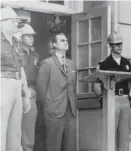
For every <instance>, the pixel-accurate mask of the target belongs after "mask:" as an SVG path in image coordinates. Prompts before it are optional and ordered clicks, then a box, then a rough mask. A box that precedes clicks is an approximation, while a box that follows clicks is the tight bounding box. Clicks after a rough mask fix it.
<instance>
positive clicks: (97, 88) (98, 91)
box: [94, 83, 102, 97]
mask: <svg viewBox="0 0 131 151" xmlns="http://www.w3.org/2000/svg"><path fill="white" fill-rule="evenodd" d="M94 92H95V93H96V95H97V96H98V97H99V96H101V95H102V89H101V84H100V83H95V84H94Z"/></svg>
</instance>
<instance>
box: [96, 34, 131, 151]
mask: <svg viewBox="0 0 131 151" xmlns="http://www.w3.org/2000/svg"><path fill="white" fill-rule="evenodd" d="M108 43H109V46H110V48H111V54H110V56H109V57H107V58H106V59H105V60H104V61H102V62H100V65H99V68H100V70H111V71H124V72H131V65H130V62H129V61H128V60H127V59H126V58H124V57H122V56H121V52H122V45H123V40H122V36H121V35H120V34H119V33H117V32H115V31H114V32H112V33H111V34H110V35H109V37H108ZM119 80H120V79H116V85H115V106H116V110H115V115H116V116H115V127H116V148H117V151H128V146H129V142H128V141H129V129H130V127H129V123H130V104H129V97H131V84H130V81H129V80H125V81H121V82H120V81H119ZM95 91H96V93H97V95H99V96H100V95H101V94H102V90H101V88H100V84H95Z"/></svg>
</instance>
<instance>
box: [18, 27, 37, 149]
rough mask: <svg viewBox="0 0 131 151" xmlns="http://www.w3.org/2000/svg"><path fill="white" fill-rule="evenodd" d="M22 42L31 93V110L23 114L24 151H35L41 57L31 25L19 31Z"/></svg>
mask: <svg viewBox="0 0 131 151" xmlns="http://www.w3.org/2000/svg"><path fill="white" fill-rule="evenodd" d="M19 32H20V34H21V42H20V44H19V49H20V50H21V52H22V53H23V66H24V70H25V73H26V77H27V83H28V87H29V91H30V93H31V98H30V100H31V110H30V111H29V112H28V113H25V114H23V119H22V147H23V151H33V147H34V137H35V122H36V115H37V108H36V87H35V85H36V75H37V68H38V60H39V56H38V54H37V52H36V51H35V49H34V46H33V44H34V35H35V34H36V33H35V31H34V29H33V28H32V27H31V25H29V24H24V27H22V28H20V30H19Z"/></svg>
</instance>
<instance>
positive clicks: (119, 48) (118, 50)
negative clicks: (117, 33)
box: [111, 43, 122, 54]
mask: <svg viewBox="0 0 131 151" xmlns="http://www.w3.org/2000/svg"><path fill="white" fill-rule="evenodd" d="M111 47H112V51H113V52H114V53H116V54H121V52H122V43H116V44H111Z"/></svg>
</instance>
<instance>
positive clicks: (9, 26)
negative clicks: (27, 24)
mask: <svg viewBox="0 0 131 151" xmlns="http://www.w3.org/2000/svg"><path fill="white" fill-rule="evenodd" d="M17 26H18V20H17V19H6V20H3V21H2V22H1V27H2V28H3V29H4V30H5V31H7V32H9V33H15V32H17V31H18V27H17Z"/></svg>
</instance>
